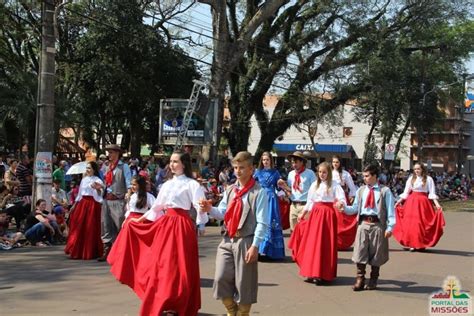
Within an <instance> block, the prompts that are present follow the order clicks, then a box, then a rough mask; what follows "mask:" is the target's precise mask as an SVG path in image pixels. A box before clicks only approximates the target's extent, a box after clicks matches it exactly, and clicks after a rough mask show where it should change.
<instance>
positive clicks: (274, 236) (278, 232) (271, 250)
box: [253, 169, 285, 259]
mask: <svg viewBox="0 0 474 316" xmlns="http://www.w3.org/2000/svg"><path fill="white" fill-rule="evenodd" d="M253 177H254V178H255V179H256V180H257V181H258V183H259V184H260V186H261V187H262V188H263V189H265V191H266V192H267V194H268V207H269V208H270V210H269V211H270V212H271V218H270V225H269V227H268V231H267V233H266V234H265V239H264V241H263V242H262V243H261V244H260V247H259V249H258V252H259V253H260V254H261V255H265V256H267V257H268V258H271V259H283V258H285V243H284V241H283V231H282V229H281V220H280V207H279V204H278V197H277V195H276V191H275V190H276V186H277V182H278V180H279V179H280V173H279V172H278V171H277V170H275V169H257V170H256V171H255V173H254V176H253Z"/></svg>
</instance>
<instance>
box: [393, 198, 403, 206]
mask: <svg viewBox="0 0 474 316" xmlns="http://www.w3.org/2000/svg"><path fill="white" fill-rule="evenodd" d="M401 204H403V199H399V200H398V201H397V202H395V207H397V206H398V205H401Z"/></svg>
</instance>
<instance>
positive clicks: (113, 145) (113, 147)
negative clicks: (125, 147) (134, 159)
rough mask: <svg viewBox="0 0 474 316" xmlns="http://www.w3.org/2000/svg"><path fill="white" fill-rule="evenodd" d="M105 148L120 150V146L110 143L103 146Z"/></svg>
mask: <svg viewBox="0 0 474 316" xmlns="http://www.w3.org/2000/svg"><path fill="white" fill-rule="evenodd" d="M105 150H115V151H120V152H121V151H122V148H121V147H120V146H119V145H117V144H110V145H107V146H105Z"/></svg>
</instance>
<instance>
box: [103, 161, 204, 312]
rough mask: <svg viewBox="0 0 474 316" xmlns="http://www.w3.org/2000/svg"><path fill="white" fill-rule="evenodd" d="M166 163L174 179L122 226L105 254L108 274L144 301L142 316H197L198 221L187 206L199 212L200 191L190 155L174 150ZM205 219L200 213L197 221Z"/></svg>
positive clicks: (202, 195) (200, 221) (199, 305)
mask: <svg viewBox="0 0 474 316" xmlns="http://www.w3.org/2000/svg"><path fill="white" fill-rule="evenodd" d="M169 166H170V169H171V171H172V173H173V178H172V179H170V180H168V181H166V182H165V183H164V184H163V186H162V188H161V190H160V192H159V194H158V196H157V198H156V200H155V203H154V204H153V206H152V208H151V209H150V210H149V211H148V212H147V213H145V214H144V215H143V216H141V217H140V218H133V219H131V220H130V221H129V222H128V223H127V224H125V225H124V226H123V228H122V230H121V231H120V234H119V235H118V237H117V240H116V241H115V243H114V245H113V247H112V250H111V252H110V254H109V256H108V258H107V261H108V262H109V264H110V265H111V269H110V270H111V272H112V274H113V275H114V276H115V277H116V278H117V279H118V280H119V281H120V282H122V283H124V284H126V285H128V286H130V287H131V288H132V289H133V291H134V292H135V293H136V294H137V296H138V297H139V298H140V299H141V300H142V305H141V308H140V315H143V316H145V315H146V316H149V315H161V314H162V313H167V314H169V315H197V313H198V310H199V309H200V308H201V291H200V277H199V257H198V244H197V237H196V224H195V223H194V222H193V220H192V219H191V217H190V215H189V210H190V209H191V207H193V206H194V208H195V209H196V210H199V201H200V200H201V199H203V200H204V199H205V196H204V191H203V190H202V187H201V186H200V185H199V183H198V182H197V181H196V180H194V179H192V170H191V158H190V156H189V154H186V153H182V152H175V153H173V155H171V158H170V164H169ZM163 213H164V215H163ZM207 219H208V218H207V214H205V213H201V212H198V216H197V220H196V221H197V223H198V224H199V223H205V222H206V221H207Z"/></svg>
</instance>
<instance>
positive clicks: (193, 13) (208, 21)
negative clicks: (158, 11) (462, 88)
mask: <svg viewBox="0 0 474 316" xmlns="http://www.w3.org/2000/svg"><path fill="white" fill-rule="evenodd" d="M179 22H180V23H179V24H183V23H184V22H187V23H185V24H184V25H185V26H186V27H187V28H189V29H190V30H192V32H188V31H186V30H184V29H180V32H183V33H187V35H191V37H192V39H193V41H194V42H196V44H195V45H191V44H188V46H187V47H183V48H184V49H185V50H186V51H187V52H188V53H189V54H190V55H191V56H192V57H195V58H197V59H199V60H202V61H204V62H206V63H211V62H212V36H213V34H212V17H211V12H210V10H209V6H208V5H206V4H201V3H196V4H195V5H194V6H193V7H191V8H190V10H188V11H187V12H186V13H185V17H184V18H183V19H182V20H181V21H179ZM470 55H471V58H470V59H468V60H467V61H466V63H465V67H466V73H467V74H468V75H470V74H473V75H474V52H473V53H471V54H470ZM206 63H197V64H198V67H199V68H200V70H201V72H202V73H203V74H204V76H209V75H210V66H209V65H207V64H206Z"/></svg>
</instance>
